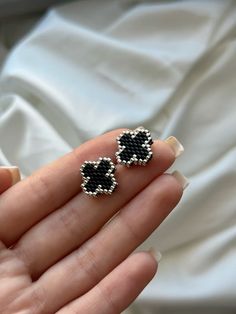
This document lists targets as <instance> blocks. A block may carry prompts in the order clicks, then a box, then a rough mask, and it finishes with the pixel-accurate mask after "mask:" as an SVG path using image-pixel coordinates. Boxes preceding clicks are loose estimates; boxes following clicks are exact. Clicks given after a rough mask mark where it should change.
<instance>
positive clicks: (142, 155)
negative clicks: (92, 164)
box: [116, 127, 153, 167]
mask: <svg viewBox="0 0 236 314" xmlns="http://www.w3.org/2000/svg"><path fill="white" fill-rule="evenodd" d="M116 140H117V143H118V147H119V150H118V151H117V152H116V159H117V162H118V163H120V164H122V165H125V166H127V167H129V166H130V165H132V164H135V165H143V166H145V165H146V164H147V163H148V162H149V161H150V160H151V158H152V150H151V145H152V144H153V140H152V137H151V134H150V132H149V131H148V130H146V129H145V128H143V127H138V128H137V129H135V130H134V131H132V130H125V131H123V132H122V133H121V134H120V135H119V136H118V137H117V139H116Z"/></svg>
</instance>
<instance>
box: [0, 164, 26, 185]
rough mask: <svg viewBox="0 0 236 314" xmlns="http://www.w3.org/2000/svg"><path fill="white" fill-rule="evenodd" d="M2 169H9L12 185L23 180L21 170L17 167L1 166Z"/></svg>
mask: <svg viewBox="0 0 236 314" xmlns="http://www.w3.org/2000/svg"><path fill="white" fill-rule="evenodd" d="M0 168H2V169H7V170H8V171H9V172H10V173H11V178H12V185H14V184H16V183H17V182H19V181H20V180H21V176H20V170H19V168H18V167H16V166H1V167H0Z"/></svg>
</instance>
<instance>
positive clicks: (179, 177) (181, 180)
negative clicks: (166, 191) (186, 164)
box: [171, 170, 189, 190]
mask: <svg viewBox="0 0 236 314" xmlns="http://www.w3.org/2000/svg"><path fill="white" fill-rule="evenodd" d="M171 175H172V176H173V177H175V179H176V180H177V181H178V182H179V183H180V184H181V186H182V187H183V190H185V189H186V188H187V187H188V186H189V181H188V179H187V178H186V177H185V176H184V175H182V173H180V172H179V171H177V170H175V171H174V172H172V173H171Z"/></svg>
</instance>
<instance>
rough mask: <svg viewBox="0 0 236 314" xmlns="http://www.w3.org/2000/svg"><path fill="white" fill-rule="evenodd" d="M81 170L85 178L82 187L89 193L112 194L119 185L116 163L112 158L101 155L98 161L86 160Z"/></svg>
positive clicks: (94, 194)
mask: <svg viewBox="0 0 236 314" xmlns="http://www.w3.org/2000/svg"><path fill="white" fill-rule="evenodd" d="M80 171H81V174H82V178H83V183H82V184H81V187H82V189H83V191H84V192H85V193H86V194H88V195H91V196H97V195H98V194H111V193H112V192H113V191H114V189H115V188H116V186H117V182H116V179H115V177H114V172H115V165H114V164H113V162H112V161H111V159H110V158H107V157H103V158H102V157H100V158H99V159H98V160H97V161H85V162H84V163H83V165H82V166H81V168H80Z"/></svg>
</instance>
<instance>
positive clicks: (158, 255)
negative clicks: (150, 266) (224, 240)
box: [148, 247, 162, 263]
mask: <svg viewBox="0 0 236 314" xmlns="http://www.w3.org/2000/svg"><path fill="white" fill-rule="evenodd" d="M148 252H149V253H150V254H151V255H152V256H153V257H154V258H155V260H156V261H157V263H159V262H160V260H161V258H162V254H161V252H160V251H158V250H156V249H155V248H154V247H151V248H150V249H149V250H148Z"/></svg>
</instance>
